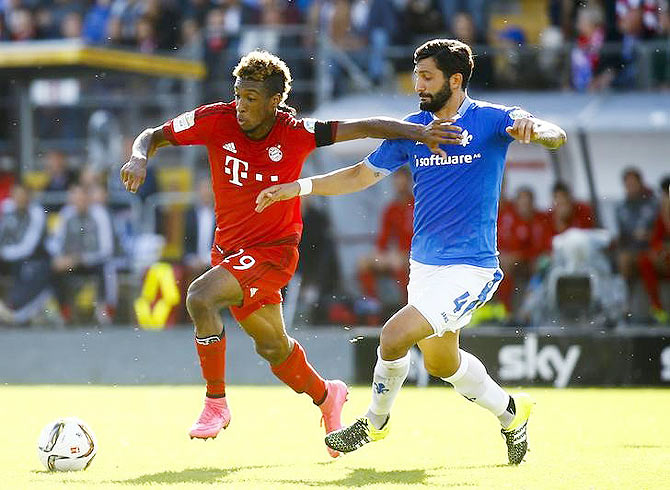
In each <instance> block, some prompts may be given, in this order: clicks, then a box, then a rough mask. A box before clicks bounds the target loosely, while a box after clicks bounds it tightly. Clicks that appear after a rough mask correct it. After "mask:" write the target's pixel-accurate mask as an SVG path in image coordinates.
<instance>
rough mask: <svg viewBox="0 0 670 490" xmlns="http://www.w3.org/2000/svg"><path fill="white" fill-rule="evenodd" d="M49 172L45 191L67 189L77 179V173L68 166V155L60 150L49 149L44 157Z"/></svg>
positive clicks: (45, 168)
mask: <svg viewBox="0 0 670 490" xmlns="http://www.w3.org/2000/svg"><path fill="white" fill-rule="evenodd" d="M44 170H45V171H46V173H47V178H48V180H47V185H46V187H45V189H44V190H45V191H59V192H65V191H67V190H68V189H69V188H70V186H71V185H72V184H74V183H75V182H76V181H77V173H76V172H75V171H73V170H71V169H70V168H69V167H68V161H67V155H65V153H63V152H62V151H60V150H49V151H48V152H47V153H46V155H45V157H44Z"/></svg>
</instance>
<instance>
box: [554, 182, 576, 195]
mask: <svg viewBox="0 0 670 490" xmlns="http://www.w3.org/2000/svg"><path fill="white" fill-rule="evenodd" d="M551 192H552V193H556V192H565V193H566V194H568V195H572V192H570V188H569V187H568V184H566V183H565V182H563V181H560V180H559V181H558V182H556V183H555V184H554V187H553V188H552V189H551Z"/></svg>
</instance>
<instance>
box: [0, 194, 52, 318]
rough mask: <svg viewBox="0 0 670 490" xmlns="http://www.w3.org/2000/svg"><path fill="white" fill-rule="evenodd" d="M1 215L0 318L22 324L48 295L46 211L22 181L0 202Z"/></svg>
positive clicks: (42, 303) (36, 312) (39, 310)
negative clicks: (2, 282) (2, 286)
mask: <svg viewBox="0 0 670 490" xmlns="http://www.w3.org/2000/svg"><path fill="white" fill-rule="evenodd" d="M2 208H3V209H2V217H1V218H0V271H2V274H3V275H8V276H9V278H10V281H11V284H10V285H9V288H8V290H7V291H5V292H4V294H3V295H2V297H3V299H4V301H5V302H6V304H5V303H3V302H0V322H3V323H11V324H17V323H18V324H23V323H27V322H29V321H30V320H31V319H32V318H33V317H35V316H36V315H37V314H39V313H40V312H41V311H43V308H44V305H45V303H46V302H47V300H48V299H49V297H50V292H49V286H50V283H49V279H50V274H49V260H48V257H47V254H46V252H45V249H44V237H45V233H46V214H45V211H44V208H42V206H40V205H39V204H38V203H36V202H35V201H33V199H32V196H31V195H30V191H29V190H28V189H27V188H26V187H24V186H23V185H21V184H16V185H15V186H14V188H13V190H12V198H11V200H7V201H5V202H3V204H2Z"/></svg>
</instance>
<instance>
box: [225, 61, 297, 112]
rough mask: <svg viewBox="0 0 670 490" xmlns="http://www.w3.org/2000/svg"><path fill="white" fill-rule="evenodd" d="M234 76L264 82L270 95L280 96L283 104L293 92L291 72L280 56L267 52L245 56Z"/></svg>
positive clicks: (236, 68)
mask: <svg viewBox="0 0 670 490" xmlns="http://www.w3.org/2000/svg"><path fill="white" fill-rule="evenodd" d="M233 75H234V76H235V77H237V78H240V79H242V80H254V81H257V82H263V83H264V85H265V87H266V88H267V89H268V91H269V92H270V94H272V95H274V94H280V95H281V101H280V104H283V103H284V102H285V101H286V97H288V93H289V92H290V91H291V82H292V81H293V79H292V78H291V72H290V71H289V69H288V66H286V63H284V62H283V61H282V60H281V59H280V58H279V57H278V56H275V55H274V54H272V53H269V52H267V51H260V50H256V51H251V52H250V53H248V54H247V55H245V56H243V57H242V59H241V60H240V62H239V63H238V64H237V66H236V67H235V69H234V70H233Z"/></svg>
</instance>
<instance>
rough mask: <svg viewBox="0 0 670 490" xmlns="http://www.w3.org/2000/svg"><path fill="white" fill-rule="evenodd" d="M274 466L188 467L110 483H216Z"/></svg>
mask: <svg viewBox="0 0 670 490" xmlns="http://www.w3.org/2000/svg"><path fill="white" fill-rule="evenodd" d="M259 468H272V466H236V467H233V468H186V469H185V470H181V471H162V472H160V473H152V474H150V475H142V476H138V477H137V478H129V479H127V480H112V481H110V482H108V483H116V484H119V485H142V484H147V483H162V484H166V485H170V484H177V483H215V482H217V481H220V480H222V479H224V478H226V477H227V476H228V475H231V474H232V473H235V472H237V471H242V470H253V469H259Z"/></svg>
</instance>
